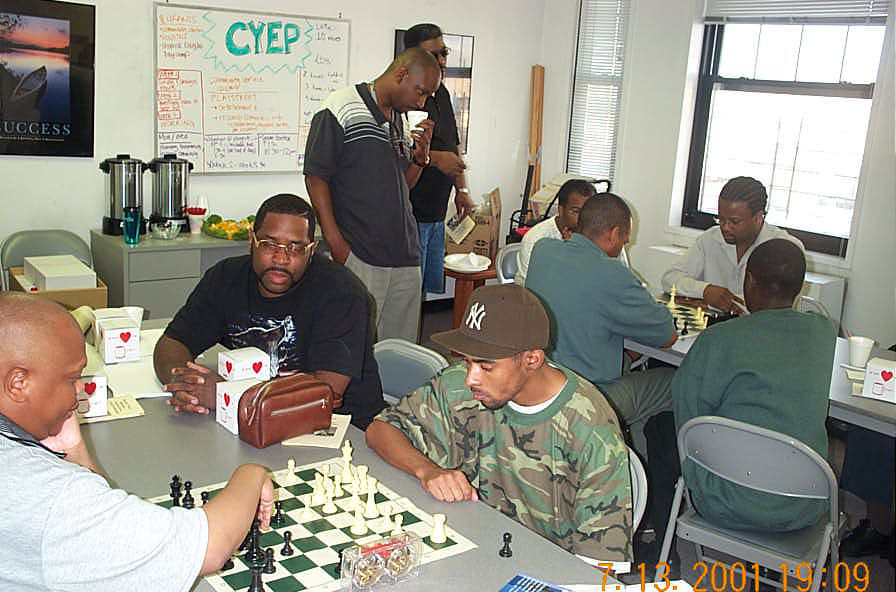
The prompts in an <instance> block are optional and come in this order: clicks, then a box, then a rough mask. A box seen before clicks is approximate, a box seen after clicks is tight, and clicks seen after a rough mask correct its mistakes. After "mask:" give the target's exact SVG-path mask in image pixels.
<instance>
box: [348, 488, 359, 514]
mask: <svg viewBox="0 0 896 592" xmlns="http://www.w3.org/2000/svg"><path fill="white" fill-rule="evenodd" d="M360 506H361V498H360V497H358V490H357V489H355V490H353V491H352V497H351V498H350V499H349V500H348V511H349V512H352V511H354V510H355V508H358V507H360Z"/></svg>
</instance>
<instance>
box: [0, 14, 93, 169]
mask: <svg viewBox="0 0 896 592" xmlns="http://www.w3.org/2000/svg"><path fill="white" fill-rule="evenodd" d="M95 12H96V10H95V8H94V7H93V6H89V5H86V4H72V3H69V2H55V1H52V0H0V154H24V155H34V156H37V155H40V156H93V76H94V34H95V24H94V23H95Z"/></svg>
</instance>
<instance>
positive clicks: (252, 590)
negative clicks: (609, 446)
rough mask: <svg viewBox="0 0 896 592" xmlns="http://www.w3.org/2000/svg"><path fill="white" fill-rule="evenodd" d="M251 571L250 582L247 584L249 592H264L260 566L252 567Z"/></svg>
mask: <svg viewBox="0 0 896 592" xmlns="http://www.w3.org/2000/svg"><path fill="white" fill-rule="evenodd" d="M250 569H251V570H252V581H251V582H249V592H264V585H263V584H262V582H261V569H262V568H261V566H260V565H253V566H252V567H251V568H250Z"/></svg>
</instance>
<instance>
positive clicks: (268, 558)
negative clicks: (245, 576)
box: [262, 547, 274, 574]
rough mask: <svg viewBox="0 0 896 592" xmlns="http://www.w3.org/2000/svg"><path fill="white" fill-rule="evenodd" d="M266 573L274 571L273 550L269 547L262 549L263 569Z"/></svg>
mask: <svg viewBox="0 0 896 592" xmlns="http://www.w3.org/2000/svg"><path fill="white" fill-rule="evenodd" d="M262 571H263V572H264V573H266V574H272V573H274V550H273V549H272V548H270V547H268V548H267V549H265V550H264V569H262Z"/></svg>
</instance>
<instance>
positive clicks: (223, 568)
mask: <svg viewBox="0 0 896 592" xmlns="http://www.w3.org/2000/svg"><path fill="white" fill-rule="evenodd" d="M228 569H233V557H228V558H227V561H225V562H224V565H222V566H221V571H227V570H228Z"/></svg>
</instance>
